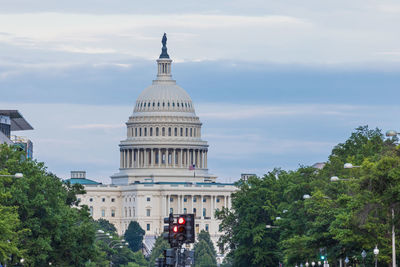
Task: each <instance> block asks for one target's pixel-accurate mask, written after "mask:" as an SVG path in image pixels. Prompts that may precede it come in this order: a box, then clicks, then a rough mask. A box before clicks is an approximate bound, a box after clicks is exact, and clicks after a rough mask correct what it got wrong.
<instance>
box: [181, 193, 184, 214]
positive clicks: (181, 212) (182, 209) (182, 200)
mask: <svg viewBox="0 0 400 267" xmlns="http://www.w3.org/2000/svg"><path fill="white" fill-rule="evenodd" d="M184 198H185V195H182V198H181V201H182V206H181V209H182V211H181V213H183V208H184V205H185V201H183V200H184Z"/></svg>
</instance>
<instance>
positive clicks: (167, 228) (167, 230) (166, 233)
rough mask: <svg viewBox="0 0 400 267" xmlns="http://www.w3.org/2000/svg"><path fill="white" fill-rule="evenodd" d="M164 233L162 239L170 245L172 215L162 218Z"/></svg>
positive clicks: (172, 223) (172, 224)
mask: <svg viewBox="0 0 400 267" xmlns="http://www.w3.org/2000/svg"><path fill="white" fill-rule="evenodd" d="M164 224H167V225H164V233H163V238H164V239H166V240H168V242H169V243H171V239H172V238H171V237H172V228H173V226H174V216H173V215H172V214H170V215H169V217H167V218H164Z"/></svg>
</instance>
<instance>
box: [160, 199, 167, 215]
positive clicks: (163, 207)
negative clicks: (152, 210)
mask: <svg viewBox="0 0 400 267" xmlns="http://www.w3.org/2000/svg"><path fill="white" fill-rule="evenodd" d="M166 205H167V204H166V203H165V196H164V195H163V196H162V198H161V214H162V216H163V217H167V216H166V212H165V209H166V208H167V207H166Z"/></svg>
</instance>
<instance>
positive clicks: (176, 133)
mask: <svg viewBox="0 0 400 267" xmlns="http://www.w3.org/2000/svg"><path fill="white" fill-rule="evenodd" d="M174 134H175V136H177V135H178V129H177V128H176V127H175V130H174Z"/></svg>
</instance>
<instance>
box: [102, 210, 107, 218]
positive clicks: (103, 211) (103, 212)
mask: <svg viewBox="0 0 400 267" xmlns="http://www.w3.org/2000/svg"><path fill="white" fill-rule="evenodd" d="M105 216H106V210H105V209H101V217H105Z"/></svg>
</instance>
